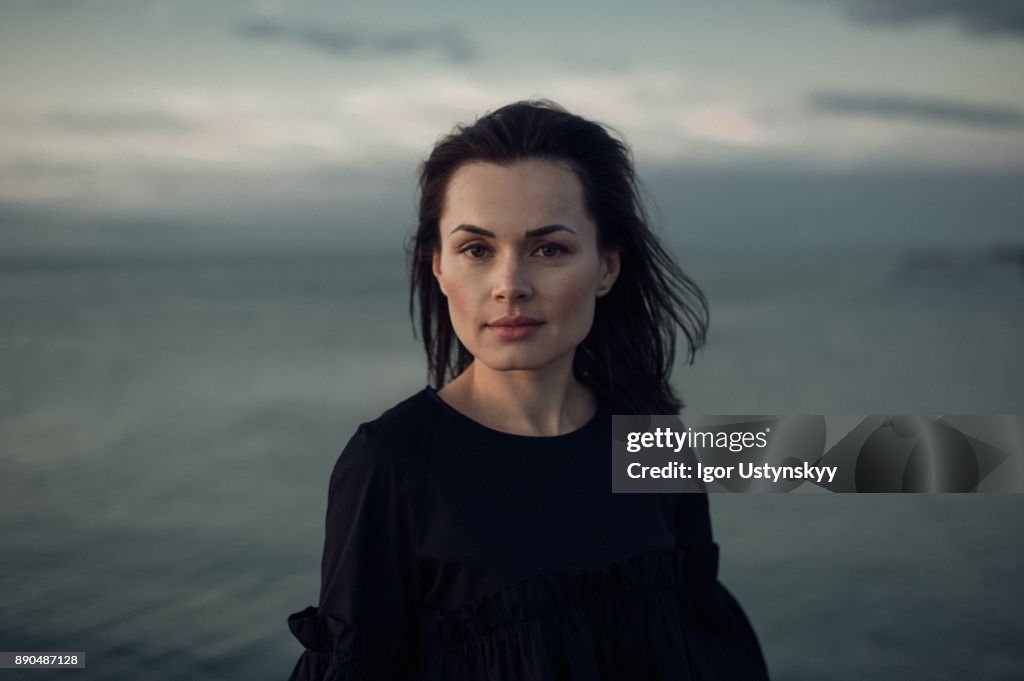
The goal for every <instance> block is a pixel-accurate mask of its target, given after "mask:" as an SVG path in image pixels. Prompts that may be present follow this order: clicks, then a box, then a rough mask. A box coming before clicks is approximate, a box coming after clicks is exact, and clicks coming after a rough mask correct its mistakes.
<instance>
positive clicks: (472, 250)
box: [459, 242, 490, 260]
mask: <svg viewBox="0 0 1024 681" xmlns="http://www.w3.org/2000/svg"><path fill="white" fill-rule="evenodd" d="M459 253H465V254H466V255H467V256H469V258H470V259H471V260H480V259H481V258H485V257H487V254H488V253H490V249H489V248H487V247H486V246H484V245H483V244H482V243H479V242H476V243H471V244H468V245H466V246H463V247H462V248H460V249H459Z"/></svg>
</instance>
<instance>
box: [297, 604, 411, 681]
mask: <svg viewBox="0 0 1024 681" xmlns="http://www.w3.org/2000/svg"><path fill="white" fill-rule="evenodd" d="M288 628H289V629H291V631H292V634H293V635H294V636H295V638H297V639H298V640H299V642H300V643H302V645H303V646H305V648H306V650H305V651H304V652H303V654H302V656H301V657H299V660H298V662H296V663H295V668H294V669H293V670H292V673H291V676H290V677H289V679H290V681H313V680H316V681H364V680H366V681H371V680H374V681H375V680H376V679H401V678H405V676H403V675H406V676H407V673H408V669H407V666H406V665H408V664H409V662H410V660H409V648H408V641H407V639H406V638H403V637H400V636H395V635H393V634H390V633H383V632H376V631H372V630H367V629H365V628H362V627H356V626H353V625H352V624H349V623H348V622H343V621H342V620H339V619H337V618H334V617H331V616H330V615H328V614H326V613H321V612H320V611H319V609H318V608H315V607H313V606H309V607H308V608H306V609H305V610H303V611H301V612H297V613H294V614H292V615H290V616H289V617H288Z"/></svg>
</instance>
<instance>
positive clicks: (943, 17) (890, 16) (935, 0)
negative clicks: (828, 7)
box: [828, 0, 1024, 39]
mask: <svg viewBox="0 0 1024 681" xmlns="http://www.w3.org/2000/svg"><path fill="white" fill-rule="evenodd" d="M828 1H829V2H831V3H833V4H836V5H839V6H841V7H843V8H844V9H845V10H846V14H847V15H848V16H849V17H850V18H851V19H853V20H855V21H861V22H864V23H869V24H884V25H890V26H909V25H912V24H918V23H923V22H929V21H952V22H954V23H956V24H959V25H960V27H961V28H963V29H964V30H966V31H968V32H970V33H974V34H977V35H997V34H1009V35H1011V36H1013V37H1015V38H1018V39H1024V3H1022V2H1020V0H931V1H928V0H828Z"/></svg>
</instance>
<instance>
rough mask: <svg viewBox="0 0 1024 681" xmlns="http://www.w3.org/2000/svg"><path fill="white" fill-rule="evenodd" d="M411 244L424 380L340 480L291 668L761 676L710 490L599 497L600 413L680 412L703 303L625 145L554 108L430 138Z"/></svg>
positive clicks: (336, 476)
mask: <svg viewBox="0 0 1024 681" xmlns="http://www.w3.org/2000/svg"><path fill="white" fill-rule="evenodd" d="M420 193H421V196H420V205H419V227H418V230H417V233H416V235H415V238H414V240H413V244H412V291H411V293H412V296H411V298H412V300H411V303H410V311H411V312H412V311H413V310H414V309H415V308H414V307H413V303H414V302H415V303H418V305H419V313H420V315H419V316H420V325H421V331H422V337H423V342H424V345H425V347H426V351H427V359H428V364H429V373H430V376H431V379H432V382H433V384H434V386H436V388H437V389H435V388H434V387H428V388H426V389H424V390H423V391H421V392H419V393H417V394H416V395H414V396H413V397H411V398H409V399H407V400H405V401H404V402H402V403H401V404H399V405H397V406H395V407H394V408H392V409H390V410H388V411H387V412H385V413H384V414H383V415H381V416H380V417H379V418H377V419H376V420H374V421H371V422H369V423H364V424H363V425H361V426H360V427H359V429H358V430H357V432H356V434H355V435H354V436H353V437H352V439H351V441H350V442H349V443H348V445H347V446H346V448H345V450H344V451H343V452H342V454H341V456H340V457H339V459H338V462H337V464H336V466H335V468H334V471H333V473H332V476H331V482H330V490H329V497H328V509H327V522H326V541H325V546H324V554H323V563H322V584H321V592H320V602H319V607H318V608H314V607H312V606H310V607H308V608H306V609H305V610H304V611H302V612H299V613H295V614H294V615H292V616H291V617H289V625H290V626H291V629H292V632H293V633H294V634H295V636H296V637H297V638H298V639H299V640H300V641H301V642H302V643H303V645H304V646H305V647H306V650H305V652H304V653H303V654H302V657H301V658H300V659H299V660H298V662H297V664H296V666H295V669H294V671H293V672H292V677H291V678H292V679H295V680H300V679H301V680H308V679H332V680H340V679H344V680H346V681H350V680H353V679H403V678H412V679H446V680H462V679H465V680H469V679H481V680H482V679H489V680H491V681H495V680H498V679H545V680H546V679H551V680H554V679H560V680H561V679H732V680H744V679H763V678H766V677H767V674H766V671H765V667H764V662H763V659H762V656H761V652H760V648H759V646H758V643H757V640H756V637H755V635H754V633H753V631H752V630H751V628H750V625H749V623H748V622H747V619H746V617H745V615H744V614H743V612H742V610H741V609H740V608H739V606H738V604H737V603H736V602H735V600H733V598H732V597H731V596H730V595H729V594H728V592H726V591H725V589H724V588H723V587H722V586H721V585H720V584H719V583H718V582H717V579H716V571H717V547H716V545H715V544H714V543H713V542H712V539H711V533H710V525H709V521H708V511H707V497H706V495H704V494H612V493H611V480H610V476H609V472H608V467H609V463H610V444H611V414H613V413H635V414H655V413H656V414H665V413H677V412H678V411H679V409H680V407H681V403H680V401H679V399H678V398H677V397H676V396H675V395H674V393H673V390H672V388H671V386H670V385H669V382H668V378H669V376H670V374H671V366H672V362H673V356H674V347H675V338H676V330H677V329H681V330H682V331H683V333H684V334H685V335H686V339H687V341H688V347H689V357H690V359H691V360H692V357H693V352H694V351H695V350H696V348H697V347H699V346H700V344H701V343H702V342H703V338H704V331H705V328H706V324H707V308H706V304H705V301H704V297H703V295H702V294H701V292H700V290H699V289H698V288H697V287H696V286H695V285H694V284H693V283H692V282H691V281H690V280H689V279H688V278H687V277H686V276H685V275H684V274H683V273H682V272H681V271H680V270H679V269H678V268H677V267H676V265H675V264H674V263H673V262H672V260H671V259H670V258H669V256H668V255H667V254H666V253H665V251H663V250H662V248H661V247H660V246H659V244H658V242H657V241H656V239H655V238H654V236H653V235H652V234H651V232H650V231H649V229H648V227H647V224H646V221H645V218H644V213H643V209H642V206H641V202H640V201H639V198H638V193H637V184H636V180H635V178H634V173H633V168H632V163H631V160H630V157H629V152H628V150H627V149H626V147H625V146H624V145H623V144H622V143H621V142H619V141H617V140H616V139H615V138H613V137H612V136H611V135H610V134H609V133H608V132H607V131H606V130H605V129H604V128H603V127H602V126H600V125H598V124H596V123H593V122H591V121H588V120H585V119H583V118H580V117H578V116H575V115H573V114H570V113H568V112H566V111H565V110H563V109H561V108H560V107H558V106H557V105H555V104H553V103H550V102H518V103H515V104H511V105H509V106H506V107H503V108H501V109H499V110H497V111H495V112H493V113H491V114H489V115H487V116H485V117H483V118H481V119H479V120H478V121H477V122H476V123H474V124H473V125H470V126H468V127H460V128H457V129H456V130H455V131H454V132H453V133H452V134H451V135H449V136H448V137H446V138H444V139H442V140H441V141H440V142H439V143H438V144H437V145H436V146H435V148H434V150H433V152H432V153H431V155H430V157H429V158H428V159H427V161H426V162H425V163H424V164H423V166H422V169H421V175H420Z"/></svg>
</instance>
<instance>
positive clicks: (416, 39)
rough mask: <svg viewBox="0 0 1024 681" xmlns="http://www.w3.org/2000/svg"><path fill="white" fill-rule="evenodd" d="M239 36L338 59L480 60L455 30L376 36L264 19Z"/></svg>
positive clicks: (245, 26)
mask: <svg viewBox="0 0 1024 681" xmlns="http://www.w3.org/2000/svg"><path fill="white" fill-rule="evenodd" d="M237 32H238V33H239V35H242V36H244V37H246V38H248V39H250V40H263V41H268V42H271V41H276V42H282V43H291V44H293V45H300V46H302V47H306V48H308V49H312V50H316V51H318V52H323V53H325V54H329V55H331V56H335V57H345V56H349V55H360V54H363V55H383V56H392V55H409V54H416V53H419V52H437V53H439V54H441V55H442V56H443V57H444V58H446V59H447V60H448V61H451V62H455V63H465V62H470V61H473V60H474V59H476V58H477V50H476V47H475V46H474V44H473V42H472V41H471V40H470V39H469V37H468V36H467V35H466V34H465V33H464V32H463V31H461V30H460V29H458V28H456V27H454V26H442V27H439V28H421V29H411V30H403V31H376V32H375V31H371V30H368V29H365V28H362V27H351V26H350V27H326V26H302V25H297V24H292V23H289V22H288V21H287V20H284V19H273V18H266V17H264V18H258V19H251V20H248V21H245V22H243V23H242V24H240V25H239V26H238V27H237Z"/></svg>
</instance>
